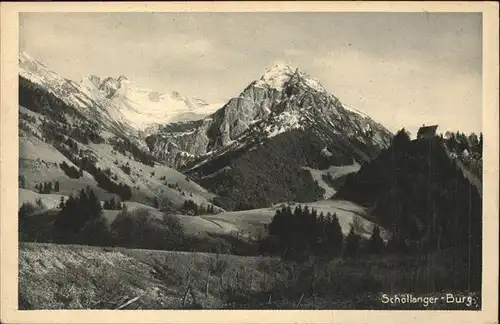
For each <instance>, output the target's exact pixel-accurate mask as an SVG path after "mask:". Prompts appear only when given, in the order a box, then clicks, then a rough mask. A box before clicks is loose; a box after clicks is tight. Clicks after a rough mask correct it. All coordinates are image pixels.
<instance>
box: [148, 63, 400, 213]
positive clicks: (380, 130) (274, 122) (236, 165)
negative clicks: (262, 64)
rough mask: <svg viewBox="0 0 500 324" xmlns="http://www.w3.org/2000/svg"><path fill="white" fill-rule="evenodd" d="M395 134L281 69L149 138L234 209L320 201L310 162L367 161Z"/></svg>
mask: <svg viewBox="0 0 500 324" xmlns="http://www.w3.org/2000/svg"><path fill="white" fill-rule="evenodd" d="M390 139H391V134H390V132H389V131H387V130H386V129H385V128H384V127H383V126H382V125H380V124H378V123H376V122H374V121H373V120H371V119H370V118H369V117H368V116H366V115H364V114H360V113H357V112H355V111H352V109H351V110H349V109H345V108H344V107H343V105H342V103H341V102H340V101H339V100H338V98H336V97H335V96H333V95H331V94H329V93H328V92H327V91H326V90H325V89H324V88H323V86H321V84H320V83H319V82H318V81H316V80H315V79H313V78H312V77H310V76H309V75H307V74H306V73H304V72H301V71H299V70H298V69H293V68H291V67H289V66H286V65H285V66H276V67H274V68H272V69H270V70H268V71H267V72H266V73H264V75H263V76H262V77H261V78H260V79H259V80H256V81H253V82H251V83H250V85H249V86H248V87H247V88H246V89H245V90H244V91H243V92H242V93H241V94H240V95H239V97H237V98H234V99H231V100H230V101H229V102H228V103H227V104H226V105H225V106H224V107H222V108H221V109H219V110H217V111H216V112H215V113H214V114H212V115H210V116H207V117H206V118H204V119H203V120H200V121H196V122H189V123H176V124H168V125H165V126H163V127H162V128H160V131H159V132H158V133H156V134H152V135H150V136H149V137H147V139H146V142H147V143H148V146H149V148H150V150H151V152H152V153H153V154H154V155H155V156H160V157H162V158H165V157H168V159H169V161H168V163H170V164H171V165H175V166H178V165H180V164H184V167H183V168H182V169H183V170H184V172H186V173H187V174H188V175H189V176H190V177H192V178H193V179H194V180H195V181H198V182H200V183H201V184H202V185H203V186H205V187H207V188H209V189H210V190H212V191H213V192H215V193H216V194H218V195H219V196H220V199H218V203H219V204H220V205H221V206H222V207H223V208H228V209H249V208H261V207H266V206H269V204H273V203H277V202H282V201H286V200H294V201H300V202H306V201H313V200H317V199H321V198H322V195H323V190H322V189H321V188H319V187H318V185H317V183H316V182H315V181H314V180H313V178H312V177H311V175H310V173H309V171H307V170H305V169H304V167H311V168H316V169H326V168H328V167H330V166H331V165H335V166H342V165H352V164H353V163H354V162H355V161H356V162H360V163H363V162H367V161H370V160H371V159H372V158H374V157H375V156H377V154H378V152H379V151H380V150H381V149H382V148H384V147H386V146H387V145H388V144H389V142H390Z"/></svg>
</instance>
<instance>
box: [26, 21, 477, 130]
mask: <svg viewBox="0 0 500 324" xmlns="http://www.w3.org/2000/svg"><path fill="white" fill-rule="evenodd" d="M19 19H20V34H19V43H20V44H19V45H20V51H23V52H26V53H28V54H29V55H30V56H32V57H33V58H35V59H37V60H39V61H40V62H42V63H44V64H45V65H46V66H48V67H49V68H51V69H53V70H54V71H56V72H58V73H60V74H61V75H63V76H64V77H66V78H69V79H72V80H75V81H80V80H81V79H82V78H83V77H85V76H87V75H89V74H94V75H98V76H113V77H118V76H120V75H125V76H126V77H127V78H129V79H130V80H133V81H134V82H136V83H137V84H138V85H140V86H141V87H144V88H149V89H152V90H155V91H160V92H170V91H178V92H180V93H181V94H183V95H185V96H196V97H199V98H202V99H204V100H206V101H208V102H210V103H219V102H220V103H224V102H226V101H227V100H228V99H229V98H232V97H236V96H238V95H239V93H240V92H241V91H243V89H244V88H245V87H246V86H247V85H248V84H249V83H250V82H251V81H253V80H256V79H258V78H260V76H261V75H262V74H263V73H264V71H265V69H266V68H270V67H272V66H274V65H275V64H276V63H281V62H287V63H289V64H291V65H292V66H294V67H296V68H299V69H300V70H302V71H304V72H306V73H308V74H310V75H311V76H313V77H314V78H316V79H318V80H319V81H320V82H321V84H322V85H323V86H324V87H325V88H326V89H327V90H328V91H329V92H331V93H332V94H334V95H335V96H337V97H338V98H339V99H340V100H341V101H342V102H345V103H346V104H348V105H351V106H354V107H356V108H357V109H359V110H361V111H363V112H365V113H367V114H368V115H370V116H371V117H372V118H373V119H375V120H376V121H378V122H380V123H382V124H384V125H385V126H386V127H387V128H389V129H390V130H391V131H396V130H397V129H400V128H402V127H405V128H406V129H407V130H409V131H410V132H411V133H412V134H413V135H414V134H415V133H416V131H417V129H418V127H419V126H421V125H422V124H427V125H430V124H438V125H439V128H438V132H439V131H441V132H443V133H444V132H445V131H446V130H454V131H456V130H460V131H462V132H465V133H469V132H476V133H478V132H480V131H481V126H482V113H481V112H482V109H481V107H482V19H481V14H480V13H307V12H302V13H21V14H20V18H19Z"/></svg>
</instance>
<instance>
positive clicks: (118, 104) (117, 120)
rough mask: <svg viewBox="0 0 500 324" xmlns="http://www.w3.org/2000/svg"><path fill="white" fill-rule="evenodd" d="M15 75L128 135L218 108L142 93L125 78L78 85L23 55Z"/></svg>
mask: <svg viewBox="0 0 500 324" xmlns="http://www.w3.org/2000/svg"><path fill="white" fill-rule="evenodd" d="M19 75H20V77H22V78H23V79H26V80H29V81H30V82H32V83H34V84H37V85H40V86H42V87H43V88H44V89H46V90H48V91H49V92H50V93H52V94H53V95H55V96H56V97H58V98H59V99H61V100H62V101H64V102H65V103H66V104H68V105H70V106H72V107H74V108H76V109H77V110H79V111H80V112H81V113H84V114H91V116H92V117H93V118H94V119H96V120H98V121H100V122H102V123H104V124H106V125H107V126H109V127H111V126H112V127H114V128H115V130H116V128H117V129H119V130H122V131H126V132H127V133H128V134H134V135H136V133H137V131H141V132H144V131H146V132H150V131H153V130H154V129H155V128H156V127H157V125H159V124H164V123H167V122H174V121H188V120H195V119H199V118H203V117H204V116H206V115H208V114H210V113H212V112H213V111H214V110H215V109H217V108H220V106H221V105H219V104H208V103H206V102H205V101H203V100H202V99H199V98H189V97H184V96H182V95H181V94H179V93H178V92H176V91H173V92H171V93H170V94H166V93H161V92H157V91H153V90H147V89H142V88H140V87H138V86H137V85H136V84H135V83H133V82H132V81H130V80H128V79H127V78H126V77H125V76H120V77H118V78H112V77H105V78H101V77H98V76H95V75H90V76H88V77H85V78H83V79H82V80H81V82H80V83H77V82H74V81H72V80H68V79H66V78H64V77H62V76H60V75H59V74H57V73H56V72H54V71H52V70H50V69H49V68H48V67H46V66H45V65H44V64H43V63H40V62H38V61H37V60H35V59H33V58H32V57H30V56H29V55H28V54H26V53H21V54H20V56H19Z"/></svg>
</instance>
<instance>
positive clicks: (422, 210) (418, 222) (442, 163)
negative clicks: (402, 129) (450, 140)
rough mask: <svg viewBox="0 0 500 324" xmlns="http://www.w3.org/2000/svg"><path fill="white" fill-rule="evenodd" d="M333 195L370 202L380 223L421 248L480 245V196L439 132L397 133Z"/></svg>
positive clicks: (373, 212)
mask: <svg viewBox="0 0 500 324" xmlns="http://www.w3.org/2000/svg"><path fill="white" fill-rule="evenodd" d="M336 197H339V198H342V199H348V200H351V201H354V202H356V203H359V204H362V205H365V206H367V207H369V208H370V209H371V211H372V214H373V215H376V216H377V217H378V218H379V219H380V222H381V224H382V225H383V226H385V227H386V228H389V229H391V228H392V229H394V230H395V231H396V232H399V234H400V235H402V236H403V237H405V238H407V239H409V240H412V241H414V242H419V244H420V245H421V247H422V248H424V249H442V248H447V247H459V246H462V247H467V246H469V247H470V248H472V249H475V248H476V247H478V246H479V247H480V245H481V224H482V222H481V219H482V203H481V197H480V195H479V193H478V191H477V190H476V188H475V187H474V185H473V184H472V183H471V182H470V181H469V180H468V179H467V178H465V177H464V175H463V173H462V171H461V169H460V167H459V166H458V165H457V164H456V163H455V162H454V161H453V160H450V159H449V158H448V155H447V152H446V149H445V147H444V144H443V141H442V139H440V138H439V137H436V138H431V139H423V140H415V141H411V142H410V141H409V139H408V138H406V139H405V137H404V136H403V135H401V134H400V133H398V135H396V138H395V143H394V144H393V145H392V146H391V147H390V148H389V149H387V150H384V151H383V152H381V153H380V155H379V156H378V157H377V158H376V159H374V160H373V161H372V162H371V163H369V164H366V165H363V166H362V167H361V169H360V170H359V171H358V172H357V173H353V174H350V175H348V176H347V178H346V181H345V184H344V186H343V187H341V188H340V190H339V191H338V192H337V194H336Z"/></svg>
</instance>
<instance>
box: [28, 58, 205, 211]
mask: <svg viewBox="0 0 500 324" xmlns="http://www.w3.org/2000/svg"><path fill="white" fill-rule="evenodd" d="M19 74H20V75H19V104H20V106H19V145H20V150H19V154H20V155H19V169H20V186H21V183H22V187H24V188H26V189H29V190H34V191H35V190H36V186H37V185H42V184H43V183H45V182H55V181H58V182H59V184H60V186H59V190H58V191H57V192H54V193H57V194H61V195H66V196H69V195H70V194H74V193H75V192H77V191H78V190H80V189H83V188H86V187H90V188H92V189H93V190H94V191H95V193H96V195H97V196H98V197H99V199H100V200H105V199H109V198H111V197H114V198H115V199H118V200H134V201H138V202H143V203H146V204H149V205H156V204H159V205H161V204H162V203H168V204H171V205H173V206H174V207H175V206H177V207H180V206H182V205H183V203H184V201H185V200H187V199H191V200H193V201H195V202H196V203H197V204H199V205H206V204H208V203H209V200H210V199H211V198H212V197H213V196H214V195H213V194H211V193H210V192H208V191H207V190H206V189H204V188H202V187H200V186H199V185H198V184H196V183H194V182H193V181H190V180H188V179H186V177H185V176H184V175H182V174H181V173H179V172H177V171H176V170H173V169H171V168H169V167H166V166H164V165H163V164H162V163H161V161H158V159H156V158H155V157H153V156H152V155H151V154H149V153H148V148H147V146H146V144H145V143H144V142H143V141H142V140H141V139H140V137H139V136H137V131H136V130H134V129H133V128H131V127H128V126H127V125H125V124H123V123H121V122H120V121H116V120H115V119H114V118H113V117H112V116H111V115H109V114H108V112H109V110H108V108H109V107H107V106H102V105H101V104H102V103H103V102H101V103H99V102H97V101H95V100H94V99H93V98H96V97H90V96H87V95H85V92H84V91H83V90H82V87H80V86H78V85H76V84H75V83H73V82H72V81H69V80H66V79H64V78H62V77H60V76H59V75H58V74H57V73H55V72H53V71H51V70H49V69H48V68H46V67H45V66H44V65H43V64H41V63H39V62H36V61H34V60H32V59H30V60H27V59H26V57H25V56H24V55H22V56H21V57H20V71H19ZM21 178H22V181H21ZM159 207H161V206H159Z"/></svg>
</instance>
